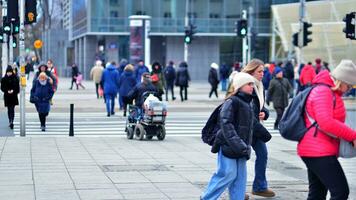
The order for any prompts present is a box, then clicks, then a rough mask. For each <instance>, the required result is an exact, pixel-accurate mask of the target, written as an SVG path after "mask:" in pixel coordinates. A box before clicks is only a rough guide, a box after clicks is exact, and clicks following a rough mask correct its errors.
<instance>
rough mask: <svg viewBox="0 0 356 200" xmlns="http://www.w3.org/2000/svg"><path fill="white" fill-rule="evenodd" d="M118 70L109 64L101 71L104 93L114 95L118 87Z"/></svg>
mask: <svg viewBox="0 0 356 200" xmlns="http://www.w3.org/2000/svg"><path fill="white" fill-rule="evenodd" d="M119 78H120V77H119V72H118V71H117V70H116V68H115V66H114V65H111V64H110V65H109V66H108V67H106V68H105V69H104V71H103V75H102V76H101V82H102V85H103V89H104V95H115V96H116V94H117V92H118V89H119V85H118V84H119Z"/></svg>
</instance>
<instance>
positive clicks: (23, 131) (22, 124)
mask: <svg viewBox="0 0 356 200" xmlns="http://www.w3.org/2000/svg"><path fill="white" fill-rule="evenodd" d="M19 8H20V11H19V14H20V32H19V50H20V86H21V87H20V136H22V137H24V136H26V117H25V109H26V104H25V95H26V75H25V0H20V6H19Z"/></svg>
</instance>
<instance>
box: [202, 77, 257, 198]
mask: <svg viewBox="0 0 356 200" xmlns="http://www.w3.org/2000/svg"><path fill="white" fill-rule="evenodd" d="M253 85H254V78H253V77H252V76H251V75H249V74H247V73H243V72H241V73H238V74H237V75H236V76H235V77H234V80H233V87H234V88H235V92H234V93H233V95H232V96H231V97H229V98H228V99H227V100H226V101H225V102H224V104H223V105H222V107H221V111H220V115H219V119H220V120H219V124H220V128H221V129H220V130H219V131H218V132H217V135H216V138H215V141H214V144H213V146H212V152H213V153H216V152H217V153H218V157H217V162H218V164H217V170H216V172H215V173H214V174H213V176H212V177H211V179H210V181H209V183H208V185H207V187H206V189H205V191H204V193H203V194H202V196H201V197H200V199H202V200H211V199H218V198H219V197H220V195H221V194H222V193H223V192H224V190H225V189H226V188H229V196H230V199H235V200H243V199H245V192H246V182H247V169H246V161H247V160H248V159H249V158H250V154H251V143H252V131H253V128H252V127H253V126H254V122H255V120H254V114H253V112H252V107H251V101H252V92H253V88H254V86H253Z"/></svg>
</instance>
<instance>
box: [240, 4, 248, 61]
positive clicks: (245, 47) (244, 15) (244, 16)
mask: <svg viewBox="0 0 356 200" xmlns="http://www.w3.org/2000/svg"><path fill="white" fill-rule="evenodd" d="M242 19H247V13H246V10H242ZM247 34H249V33H247ZM247 50H248V45H247V38H246V37H243V38H242V66H245V65H246V64H247Z"/></svg>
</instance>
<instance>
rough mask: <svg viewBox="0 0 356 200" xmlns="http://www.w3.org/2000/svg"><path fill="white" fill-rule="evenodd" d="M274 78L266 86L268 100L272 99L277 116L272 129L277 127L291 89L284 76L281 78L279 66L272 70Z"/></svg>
mask: <svg viewBox="0 0 356 200" xmlns="http://www.w3.org/2000/svg"><path fill="white" fill-rule="evenodd" d="M274 74H275V78H274V79H272V80H271V83H270V85H269V88H268V100H267V103H268V104H269V101H270V100H272V102H273V108H274V109H275V110H276V113H277V118H276V121H275V123H274V129H275V130H277V129H278V124H279V121H280V120H281V118H282V115H283V113H284V109H285V108H286V107H287V106H288V96H289V93H290V92H291V90H292V86H291V85H290V84H289V81H288V80H287V79H286V78H283V71H282V69H281V68H280V67H276V69H275V70H274Z"/></svg>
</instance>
